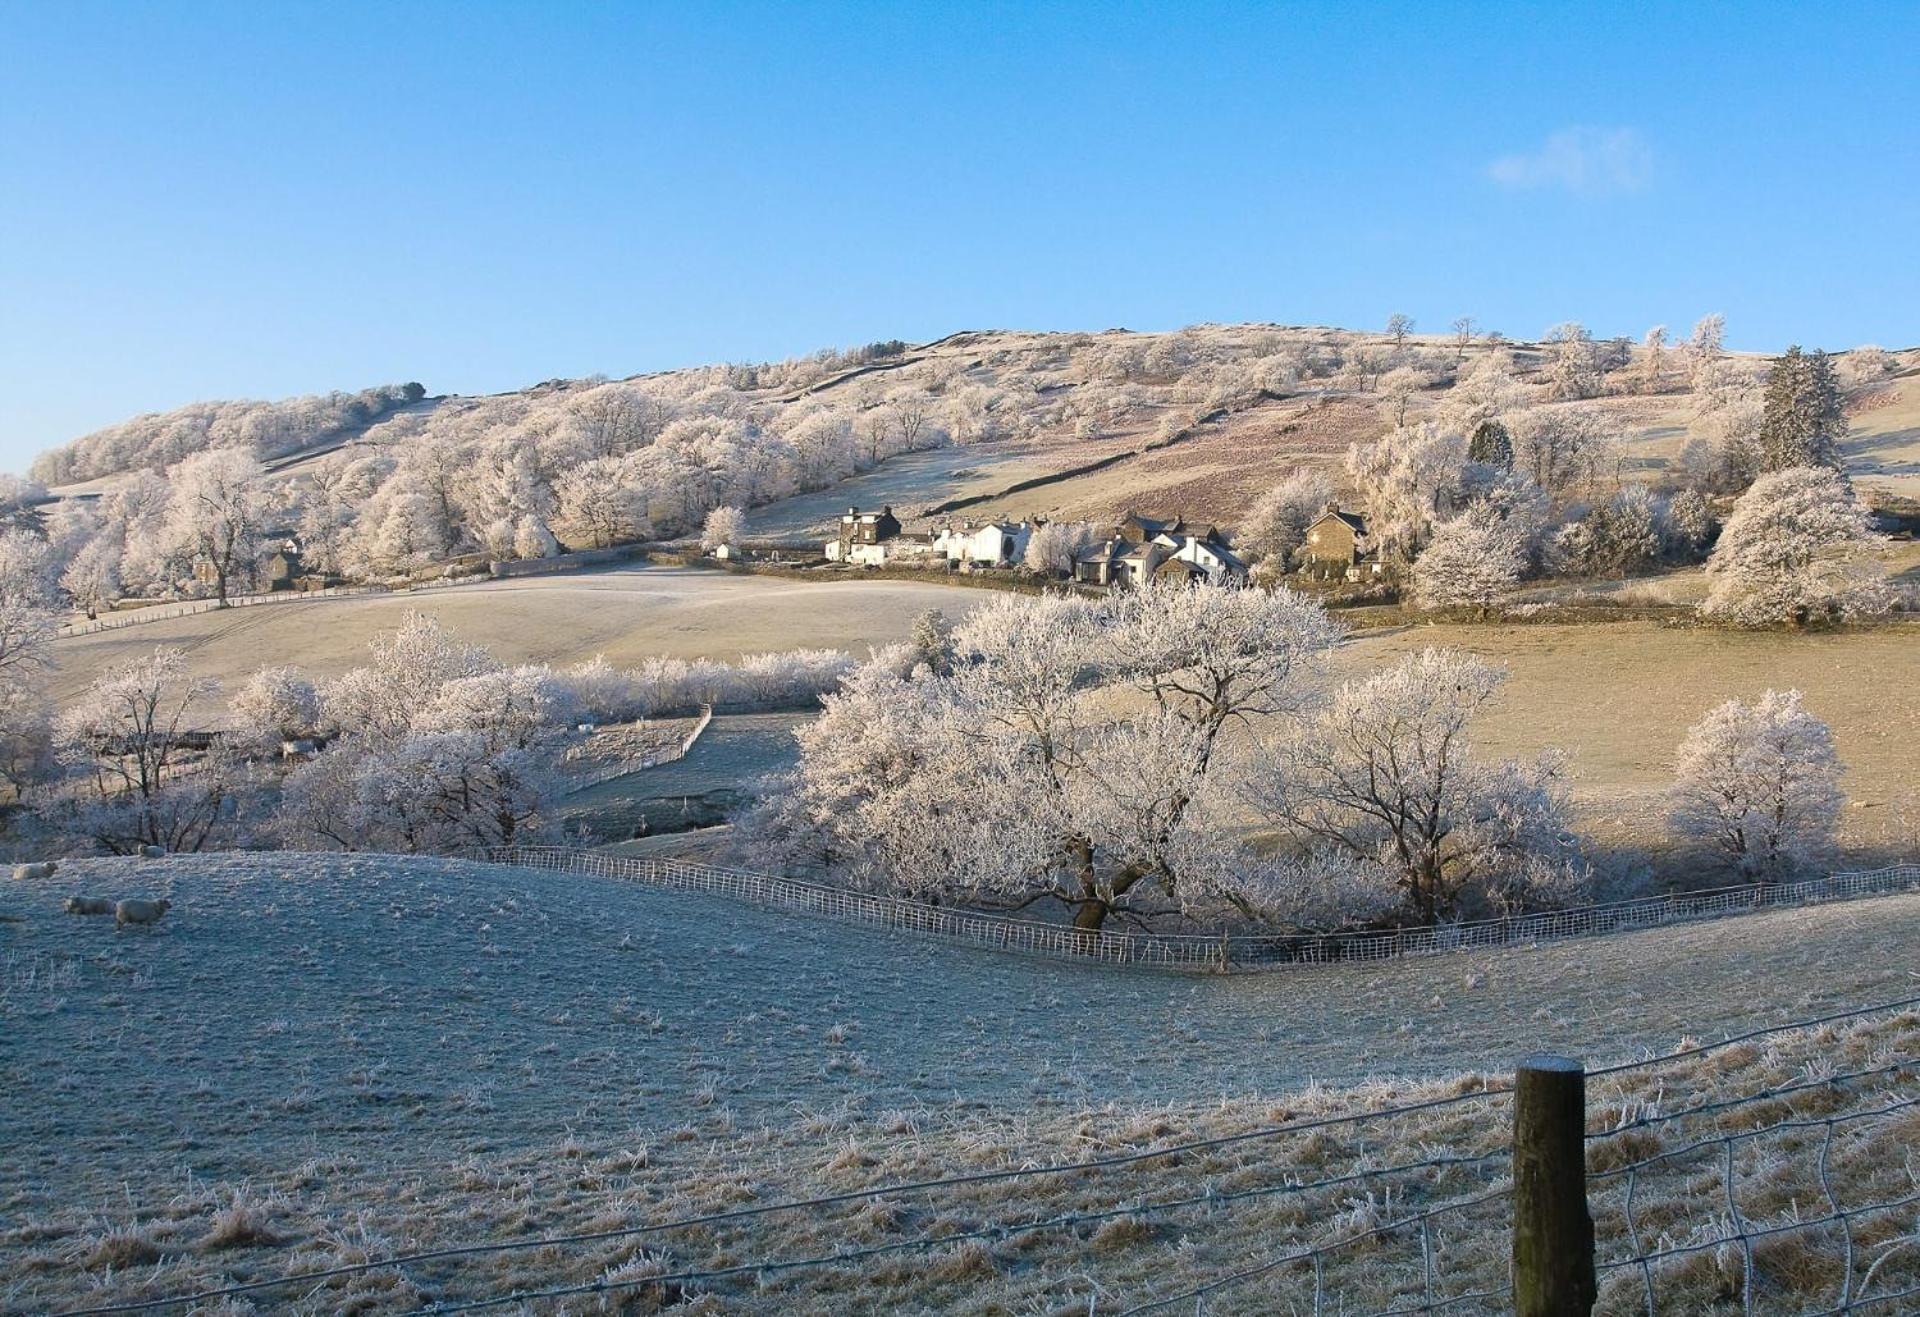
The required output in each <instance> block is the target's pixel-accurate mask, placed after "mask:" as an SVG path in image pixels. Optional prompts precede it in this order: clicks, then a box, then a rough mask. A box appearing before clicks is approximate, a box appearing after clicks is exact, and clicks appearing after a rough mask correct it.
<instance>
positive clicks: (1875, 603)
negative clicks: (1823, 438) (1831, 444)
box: [1701, 467, 1887, 626]
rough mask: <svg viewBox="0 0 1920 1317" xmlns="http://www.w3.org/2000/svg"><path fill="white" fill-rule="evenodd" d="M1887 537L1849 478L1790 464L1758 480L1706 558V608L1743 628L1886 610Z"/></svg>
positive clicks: (1798, 623) (1828, 619) (1735, 507)
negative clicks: (1877, 554) (1878, 558)
mask: <svg viewBox="0 0 1920 1317" xmlns="http://www.w3.org/2000/svg"><path fill="white" fill-rule="evenodd" d="M1881 543H1882V541H1881V539H1880V537H1879V536H1877V535H1875V534H1874V533H1873V531H1872V530H1871V529H1870V528H1869V526H1868V520H1867V510H1866V508H1865V507H1864V506H1863V505H1862V504H1861V503H1860V500H1859V499H1858V498H1857V497H1855V495H1854V492H1853V489H1852V487H1851V486H1850V485H1849V484H1848V483H1847V480H1846V478H1845V477H1844V476H1842V475H1841V474H1840V473H1838V472H1836V471H1832V470H1830V469H1828V468H1826V467H1790V468H1788V469H1787V470H1785V471H1776V472H1774V473H1772V474H1771V475H1765V476H1762V477H1760V479H1758V480H1756V481H1754V483H1753V487H1752V488H1750V489H1749V490H1747V492H1746V493H1744V494H1742V495H1741V496H1740V499H1739V501H1738V502H1736V503H1735V504H1734V505H1733V514H1732V515H1731V516H1729V517H1728V518H1727V524H1726V525H1725V527H1723V528H1722V529H1721V532H1720V539H1719V542H1718V543H1717V544H1715V545H1714V549H1713V556H1712V557H1711V558H1709V559H1708V560H1707V581H1708V591H1707V599H1706V602H1705V603H1704V604H1702V605H1701V611H1702V612H1703V613H1705V614H1706V615H1707V616H1709V617H1717V618H1723V619H1725V620H1726V621H1729V622H1735V623H1738V624H1740V625H1742V626H1770V625H1778V624H1780V623H1783V622H1784V623H1789V624H1792V625H1795V626H1805V625H1808V624H1810V623H1817V622H1831V621H1838V620H1841V619H1844V618H1849V617H1855V616H1860V615H1867V614H1872V613H1877V612H1880V611H1882V610H1883V609H1884V608H1885V607H1886V604H1887V595H1886V588H1885V584H1884V582H1882V581H1881V579H1880V577H1879V573H1878V572H1877V571H1876V570H1875V564H1874V561H1873V557H1874V551H1875V550H1876V549H1877V548H1879V546H1880V544H1881Z"/></svg>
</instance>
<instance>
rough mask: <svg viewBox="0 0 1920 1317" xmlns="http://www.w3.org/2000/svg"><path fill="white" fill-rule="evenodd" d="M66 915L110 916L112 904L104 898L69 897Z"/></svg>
mask: <svg viewBox="0 0 1920 1317" xmlns="http://www.w3.org/2000/svg"><path fill="white" fill-rule="evenodd" d="M67 913H68V914H70V915H110V914H112V913H113V902H111V901H109V900H108V899H107V898H106V897H104V896H69V897H68V898H67Z"/></svg>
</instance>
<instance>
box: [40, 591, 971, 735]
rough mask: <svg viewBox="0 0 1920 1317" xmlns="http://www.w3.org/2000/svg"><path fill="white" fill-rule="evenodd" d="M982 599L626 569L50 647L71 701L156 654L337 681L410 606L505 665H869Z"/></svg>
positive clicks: (299, 608) (205, 666)
mask: <svg viewBox="0 0 1920 1317" xmlns="http://www.w3.org/2000/svg"><path fill="white" fill-rule="evenodd" d="M987 597H988V596H986V595H984V594H982V593H981V592H979V591H969V590H955V589H950V588H947V587H944V586H941V585H939V584H937V583H935V582H928V583H926V584H921V583H919V582H912V581H860V580H857V579H848V578H846V577H835V578H830V579H825V580H809V581H806V582H802V583H796V582H791V581H783V580H777V579H771V578H768V577H761V576H736V575H730V574H727V573H724V572H713V571H699V570H693V569H687V568H677V567H627V568H620V569H616V570H609V571H599V572H589V573H581V574H575V575H566V576H535V577H525V578H521V579H517V580H507V581H495V582H488V583H485V584H479V585H468V586H460V587H456V588H453V589H444V590H427V591H421V592H419V593H416V594H405V593H400V594H391V595H371V596H349V597H346V598H338V599H322V600H314V601H310V602H301V603H290V604H276V605H270V606H266V607H260V608H247V609H236V610H231V611H226V612H210V613H200V614H196V615H194V616H192V617H179V618H169V619H165V620H161V621H155V622H145V623H141V624H139V625H136V626H130V627H125V628H122V629H120V630H117V631H104V632H100V633H97V634H95V635H90V636H78V637H73V638H71V639H65V640H60V641H57V642H55V645H54V661H55V663H56V665H57V668H56V671H55V673H54V679H53V687H54V695H55V698H56V699H57V700H59V701H60V702H61V703H66V702H68V701H70V700H71V699H73V697H74V696H75V695H77V694H78V693H79V692H80V691H81V690H82V689H83V688H84V687H85V686H86V684H87V682H88V681H89V680H91V679H92V678H93V677H95V676H96V675H98V674H99V673H100V672H102V671H104V670H105V669H106V668H107V667H109V666H110V665H112V664H114V663H122V662H125V661H127V660H128V659H130V658H133V657H137V656H139V655H141V654H146V653H150V652H151V651H152V649H153V647H154V646H155V645H177V646H179V647H181V648H182V649H185V650H186V651H187V653H188V657H189V660H190V662H191V663H192V666H193V670H194V672H195V673H196V674H197V675H201V676H207V677H214V678H217V679H219V680H221V681H223V682H226V683H230V684H231V683H234V682H237V681H238V680H240V679H242V678H244V677H245V676H246V675H247V674H248V673H250V672H252V671H253V670H254V669H255V668H258V667H260V666H262V665H265V664H268V663H295V664H298V665H299V666H300V667H302V668H304V669H306V670H307V671H308V672H309V673H311V674H313V675H315V676H318V677H325V676H332V675H335V674H338V673H340V672H342V671H344V670H345V669H347V668H350V667H353V666H355V665H357V664H360V663H363V662H365V659H366V652H367V650H366V646H367V641H368V640H369V639H371V638H372V637H373V636H375V635H377V634H379V633H380V632H383V631H389V630H391V629H393V628H394V627H396V626H398V625H399V623H400V620H401V618H402V617H404V616H405V615H406V613H407V612H408V611H409V610H415V609H417V610H419V611H420V612H423V613H428V614H431V615H432V616H434V617H437V618H439V619H440V621H441V622H443V623H445V624H446V625H447V626H448V627H450V628H452V629H453V630H454V631H455V632H457V633H458V634H459V636H460V637H461V638H462V639H463V640H466V641H469V642H472V643H476V644H482V645H485V646H487V647H488V648H489V649H491V650H492V651H493V652H494V655H495V656H496V657H497V658H499V659H501V660H502V661H503V662H508V663H521V662H537V663H538V662H544V663H555V664H572V663H578V662H582V661H584V660H586V659H590V658H592V657H593V656H594V655H595V654H605V655H606V656H607V659H608V661H610V662H612V663H613V664H615V665H616V666H623V667H630V666H633V665H635V664H637V663H639V662H640V661H641V660H642V659H645V658H648V657H651V656H654V655H666V656H671V657H679V658H696V657H708V658H717V659H734V658H738V657H739V656H740V655H741V654H743V653H754V652H760V651H765V650H775V649H796V648H801V647H814V646H819V647H824V648H830V649H842V650H846V651H847V652H849V653H851V654H855V655H857V656H860V657H865V655H866V652H867V650H868V648H869V647H870V646H873V645H882V644H887V643H889V642H891V641H895V640H901V639H904V638H905V637H906V635H907V634H908V632H909V631H910V630H911V628H912V625H913V619H914V617H915V615H917V614H918V613H920V612H922V611H924V610H926V609H928V608H940V609H943V610H945V611H947V612H948V613H949V614H950V615H952V616H955V617H958V616H960V615H961V614H962V613H964V612H966V611H968V610H970V609H972V608H974V607H975V606H977V605H978V604H979V603H980V602H981V601H982V600H983V599H984V598H987Z"/></svg>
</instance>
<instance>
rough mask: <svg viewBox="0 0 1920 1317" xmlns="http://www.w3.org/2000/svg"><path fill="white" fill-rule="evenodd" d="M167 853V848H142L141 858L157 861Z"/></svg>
mask: <svg viewBox="0 0 1920 1317" xmlns="http://www.w3.org/2000/svg"><path fill="white" fill-rule="evenodd" d="M166 853H167V848H166V847H165V846H142V847H141V848H140V858H141V859H143V860H157V859H159V858H160V857H161V856H163V855H165V854H166Z"/></svg>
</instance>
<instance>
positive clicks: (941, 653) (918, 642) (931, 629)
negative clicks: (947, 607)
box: [907, 608, 953, 677]
mask: <svg viewBox="0 0 1920 1317" xmlns="http://www.w3.org/2000/svg"><path fill="white" fill-rule="evenodd" d="M907 643H908V644H910V645H912V646H913V654H914V658H915V659H916V660H917V661H918V662H920V663H924V664H926V665H927V668H928V670H929V671H931V672H933V673H935V674H937V675H939V676H942V677H944V676H946V675H947V674H948V673H950V672H952V671H953V621H952V619H950V618H949V617H948V616H947V615H946V614H945V613H943V612H941V611H940V610H939V609H937V608H929V609H927V610H926V611H925V612H923V613H921V614H920V615H919V616H918V617H916V618H914V619H913V631H912V633H911V638H910V639H909V640H908V642H907Z"/></svg>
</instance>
